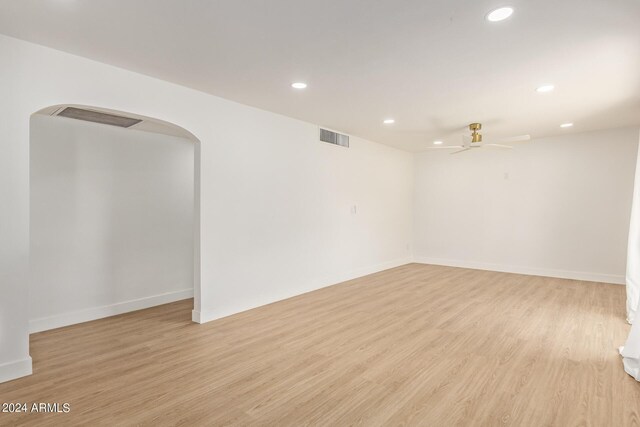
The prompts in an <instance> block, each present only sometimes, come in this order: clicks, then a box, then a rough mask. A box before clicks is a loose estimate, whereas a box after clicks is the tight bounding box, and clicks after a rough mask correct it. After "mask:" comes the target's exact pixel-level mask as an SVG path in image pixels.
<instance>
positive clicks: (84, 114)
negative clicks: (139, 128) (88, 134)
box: [57, 107, 142, 128]
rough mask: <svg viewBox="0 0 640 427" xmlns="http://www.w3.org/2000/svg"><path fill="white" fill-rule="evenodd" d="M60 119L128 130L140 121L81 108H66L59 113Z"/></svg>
mask: <svg viewBox="0 0 640 427" xmlns="http://www.w3.org/2000/svg"><path fill="white" fill-rule="evenodd" d="M57 115H58V116H60V117H67V118H70V119H76V120H84V121H86V122H93V123H101V124H103V125H110V126H118V127H121V128H128V127H131V126H133V125H136V124H138V123H140V122H141V121H142V120H140V119H134V118H131V117H123V116H117V115H115V114H107V113H102V112H100V111H92V110H84V109H82V108H75V107H67V108H65V109H64V110H62V111H60V112H59V113H58V114H57Z"/></svg>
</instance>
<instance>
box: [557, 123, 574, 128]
mask: <svg viewBox="0 0 640 427" xmlns="http://www.w3.org/2000/svg"><path fill="white" fill-rule="evenodd" d="M571 126H573V123H563V124H561V125H560V127H561V128H570V127H571Z"/></svg>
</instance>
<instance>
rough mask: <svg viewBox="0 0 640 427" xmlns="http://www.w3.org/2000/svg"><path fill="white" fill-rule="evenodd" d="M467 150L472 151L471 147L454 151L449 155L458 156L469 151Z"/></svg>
mask: <svg viewBox="0 0 640 427" xmlns="http://www.w3.org/2000/svg"><path fill="white" fill-rule="evenodd" d="M467 150H471V147H467V148H463V149H462V150H458V151H454V152H453V153H449V154H458V153H462V152H463V151H467Z"/></svg>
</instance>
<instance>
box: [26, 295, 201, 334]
mask: <svg viewBox="0 0 640 427" xmlns="http://www.w3.org/2000/svg"><path fill="white" fill-rule="evenodd" d="M187 298H193V289H183V290H181V291H175V292H167V293H164V294H160V295H152V296H149V297H144V298H138V299H134V300H129V301H123V302H119V303H115V304H111V305H104V306H101V307H93V308H89V309H86V310H80V311H73V312H70V313H62V314H58V315H55V316H51V317H41V318H39V319H31V320H30V321H29V333H35V332H42V331H47V330H49V329H55V328H61V327H63V326H69V325H75V324H76V323H83V322H88V321H91V320H97V319H102V318H105V317H109V316H115V315H117V314H122V313H128V312H130V311H136V310H142V309H144V308H149V307H154V306H156V305H161V304H167V303H170V302H174V301H180V300H183V299H187Z"/></svg>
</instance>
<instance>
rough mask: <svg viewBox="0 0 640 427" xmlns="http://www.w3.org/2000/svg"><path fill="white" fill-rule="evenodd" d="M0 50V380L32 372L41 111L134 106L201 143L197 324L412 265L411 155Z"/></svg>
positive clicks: (87, 67) (109, 70)
mask: <svg viewBox="0 0 640 427" xmlns="http://www.w3.org/2000/svg"><path fill="white" fill-rule="evenodd" d="M0 57H1V58H3V64H2V67H0V93H2V94H3V95H2V97H0V117H2V120H0V132H1V133H0V137H1V140H0V198H1V199H0V200H1V202H0V203H1V204H2V209H0V232H1V233H2V236H1V238H0V257H1V258H0V263H1V264H0V267H1V270H0V280H1V283H0V286H1V288H0V291H1V292H2V298H1V299H0V381H3V380H6V379H9V378H14V377H16V376H19V375H24V374H26V373H28V372H29V369H30V361H29V357H28V314H27V311H28V304H27V296H28V292H27V286H26V283H27V268H26V266H27V259H28V244H29V229H28V216H29V182H28V177H29V152H28V150H29V116H30V115H31V114H32V113H34V112H35V111H38V110H40V109H42V108H44V107H47V106H50V105H55V104H67V103H68V104H82V105H90V106H97V107H103V108H109V109H113V110H119V111H125V112H133V113H137V114H141V115H145V116H149V117H154V118H158V119H161V120H166V121H168V122H171V123H175V124H177V125H179V126H182V127H184V128H185V129H187V130H189V131H191V132H192V133H193V134H194V135H196V137H198V138H199V140H200V141H201V144H200V145H199V147H197V149H199V150H200V155H201V164H200V168H201V171H200V175H201V188H200V193H201V200H200V204H201V205H200V216H201V225H200V228H201V233H200V236H199V237H200V251H201V268H200V271H199V272H198V271H196V275H197V274H198V273H200V280H201V285H200V289H199V291H200V304H198V303H197V304H196V307H195V312H194V317H195V318H196V319H197V320H200V321H204V320H210V319H213V318H216V317H220V316H224V315H227V314H231V313H234V312H238V311H241V310H246V309H249V308H252V307H255V306H258V305H261V304H266V303H269V302H272V301H275V300H278V299H280V298H285V297H288V296H292V295H295V294H299V293H301V292H305V291H309V290H312V289H315V288H317V287H321V286H325V285H329V284H332V283H335V282H338V281H340V280H343V279H347V278H350V277H354V276H357V275H362V274H365V273H368V272H372V271H376V270H379V269H383V268H387V267H391V266H394V265H398V264H402V263H405V262H407V261H408V260H409V259H410V256H409V255H410V249H409V244H410V242H411V240H412V237H411V236H412V232H411V228H412V199H413V192H412V185H413V160H412V156H411V154H409V153H405V152H402V151H398V150H395V149H392V148H389V147H386V146H382V145H379V144H375V143H371V142H368V141H364V140H362V139H359V138H352V141H351V142H352V146H351V148H349V149H344V148H342V147H336V146H330V145H327V144H324V143H321V142H319V141H318V134H317V127H316V126H315V125H313V124H309V123H304V122H301V121H297V120H293V119H290V118H287V117H283V116H279V115H276V114H272V113H269V112H265V111H261V110H258V109H255V108H251V107H247V106H244V105H240V104H237V103H233V102H230V101H227V100H223V99H220V98H217V97H214V96H211V95H208V94H204V93H201V92H198V91H195V90H191V89H187V88H184V87H181V86H178V85H174V84H170V83H166V82H163V81H160V80H156V79H152V78H150V77H146V76H142V75H139V74H135V73H132V72H128V71H125V70H122V69H118V68H115V67H111V66H108V65H104V64H100V63H96V62H93V61H89V60H87V59H84V58H79V57H76V56H73V55H69V54H65V53H62V52H58V51H55V50H52V49H48V48H44V47H41V46H37V45H33V44H30V43H26V42H23V41H19V40H16V39H11V38H8V37H5V36H0ZM285 86H286V85H285ZM283 90H286V88H283ZM352 205H357V214H355V215H354V214H351V206H352ZM196 294H198V289H196Z"/></svg>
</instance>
